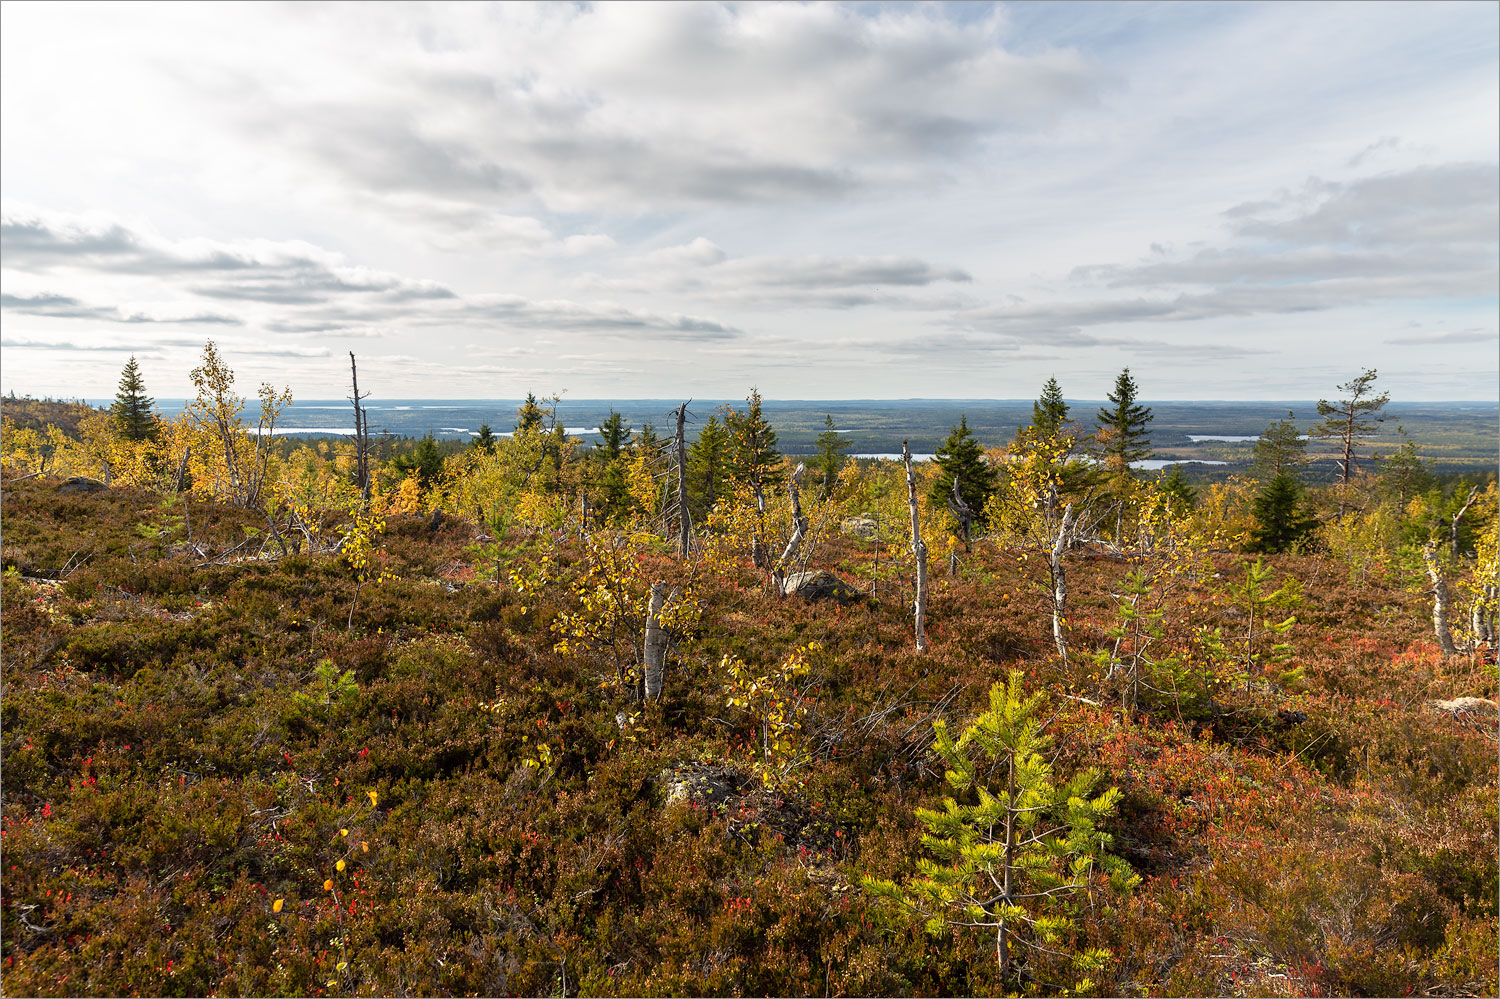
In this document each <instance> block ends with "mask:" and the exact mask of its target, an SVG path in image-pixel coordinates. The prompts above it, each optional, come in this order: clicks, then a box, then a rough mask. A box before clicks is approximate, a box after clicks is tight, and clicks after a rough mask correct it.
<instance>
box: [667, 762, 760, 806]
mask: <svg viewBox="0 0 1500 999" xmlns="http://www.w3.org/2000/svg"><path fill="white" fill-rule="evenodd" d="M748 781H749V778H748V777H746V776H745V775H744V774H742V773H740V772H739V771H738V770H735V769H734V768H732V767H728V766H725V765H724V764H721V763H691V762H690V763H678V764H676V765H674V766H670V767H667V769H665V770H663V771H662V772H661V773H659V774H657V776H656V786H657V789H658V790H660V791H661V792H662V793H663V794H664V795H665V796H666V804H668V805H671V804H674V803H676V802H679V801H686V802H690V803H692V804H695V805H698V806H700V807H707V808H713V807H715V806H718V805H720V804H723V803H725V802H727V801H728V800H729V799H730V798H733V797H736V796H738V795H739V793H740V789H741V788H743V787H744V786H745V784H746V783H748Z"/></svg>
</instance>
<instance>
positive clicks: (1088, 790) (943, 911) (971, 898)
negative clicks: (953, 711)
mask: <svg viewBox="0 0 1500 999" xmlns="http://www.w3.org/2000/svg"><path fill="white" fill-rule="evenodd" d="M1042 696H1043V695H1042V694H1040V693H1036V694H1032V695H1030V696H1027V695H1026V694H1025V693H1024V691H1023V690H1022V681H1021V673H1020V672H1019V671H1015V672H1012V673H1011V675H1010V679H1009V680H1008V681H1007V682H1005V683H997V684H995V685H994V687H992V688H991V689H990V707H989V710H988V711H986V712H984V713H983V714H981V715H980V716H979V717H978V718H976V719H975V720H974V721H973V723H972V724H970V725H969V726H968V727H966V728H965V729H964V731H963V732H962V734H960V735H959V737H958V739H957V740H955V739H954V738H953V737H952V736H951V735H950V734H949V733H948V728H947V726H946V725H945V724H944V723H943V722H941V721H938V722H935V723H934V724H933V729H934V731H935V733H936V741H935V742H934V744H933V749H934V751H935V752H936V753H937V754H938V756H939V757H941V758H942V760H943V762H944V764H946V766H947V774H946V776H947V779H948V784H949V786H950V787H951V788H952V789H953V796H951V797H947V798H945V799H944V800H943V805H942V807H941V808H940V809H927V808H919V809H917V811H916V815H917V818H918V819H920V820H921V821H922V823H923V824H924V825H926V826H927V830H928V831H927V834H926V835H924V836H923V837H922V845H923V846H924V847H926V848H927V850H928V852H929V853H930V854H931V855H932V858H933V859H926V858H923V859H920V860H918V861H917V870H918V874H917V876H915V877H913V878H911V879H910V880H908V881H907V882H906V883H905V884H904V885H899V886H898V885H897V884H895V883H894V882H892V881H884V880H880V879H876V878H866V879H864V882H863V883H864V886H865V888H866V890H868V891H869V892H870V893H871V894H873V895H875V896H876V897H877V898H879V899H882V900H884V901H885V902H886V903H887V904H888V905H890V906H891V907H893V908H894V909H896V910H897V911H900V912H904V913H906V914H908V915H910V916H915V917H918V918H921V919H923V920H924V921H925V926H926V930H927V932H928V933H930V934H932V935H934V936H935V935H938V934H941V933H943V932H944V931H946V930H949V929H950V928H960V929H972V930H978V931H981V932H985V933H987V934H993V939H994V949H995V960H996V961H997V962H998V964H999V968H1000V977H1001V979H1002V981H1003V982H1004V983H1005V985H1006V986H1007V987H1008V988H1016V987H1021V986H1023V985H1024V983H1026V982H1032V983H1035V984H1036V985H1038V986H1041V987H1043V988H1046V989H1049V990H1051V989H1056V988H1064V989H1065V990H1066V991H1070V992H1085V991H1087V990H1089V989H1091V988H1093V985H1094V983H1093V981H1092V979H1091V978H1090V977H1089V976H1090V975H1092V974H1094V973H1096V972H1098V971H1099V970H1101V969H1102V968H1104V967H1105V966H1106V964H1107V962H1108V961H1109V960H1110V958H1111V956H1112V955H1111V954H1110V952H1109V951H1107V950H1102V949H1099V948H1084V949H1081V950H1072V951H1069V950H1067V949H1066V948H1067V947H1068V944H1069V942H1070V941H1069V940H1068V937H1069V936H1070V931H1071V930H1072V929H1073V919H1072V914H1073V913H1074V912H1076V911H1077V910H1078V908H1079V907H1080V906H1082V905H1085V904H1092V902H1093V899H1094V898H1095V897H1096V894H1097V891H1095V892H1090V891H1088V889H1091V888H1093V889H1096V890H1097V889H1100V888H1102V887H1103V885H1102V884H1101V882H1104V881H1107V883H1108V885H1109V887H1110V888H1112V889H1113V890H1114V891H1115V892H1121V893H1123V892H1127V891H1129V890H1130V889H1131V888H1133V887H1135V885H1136V884H1138V883H1139V882H1140V878H1139V877H1138V876H1137V875H1136V874H1135V873H1133V872H1132V871H1131V869H1130V865H1129V864H1127V863H1126V862H1125V861H1124V860H1123V859H1121V858H1119V857H1116V856H1113V855H1111V854H1110V853H1109V852H1108V848H1109V846H1110V845H1111V843H1112V842H1113V837H1112V836H1111V835H1110V834H1109V833H1107V832H1105V831H1104V830H1103V829H1101V828H1100V824H1101V823H1102V822H1103V821H1104V820H1105V819H1107V818H1108V817H1110V816H1111V815H1113V814H1114V811H1115V807H1116V805H1117V804H1118V802H1119V800H1120V797H1121V795H1120V791H1119V789H1118V788H1114V787H1111V788H1109V789H1108V790H1106V791H1104V792H1103V793H1102V794H1097V795H1096V794H1094V793H1093V789H1094V786H1095V784H1096V783H1097V782H1098V776H1099V775H1098V773H1097V772H1096V771H1093V770H1088V771H1084V772H1082V773H1079V774H1077V775H1075V776H1074V777H1073V778H1072V779H1070V780H1068V781H1066V782H1065V783H1063V784H1061V785H1058V784H1057V783H1055V782H1054V776H1053V772H1052V765H1051V763H1049V762H1048V760H1047V758H1046V755H1045V754H1046V753H1047V750H1048V749H1049V748H1050V746H1051V742H1052V740H1051V738H1050V737H1049V736H1047V735H1045V734H1044V733H1043V729H1044V728H1045V727H1046V724H1047V723H1046V721H1045V720H1043V719H1042V718H1040V717H1038V708H1039V706H1040V705H1041V702H1042ZM1059 975H1073V976H1077V978H1076V980H1075V981H1074V982H1073V983H1072V984H1071V985H1069V986H1060V985H1059V984H1058V982H1057V981H1056V980H1055V977H1056V976H1059ZM1044 976H1045V977H1044Z"/></svg>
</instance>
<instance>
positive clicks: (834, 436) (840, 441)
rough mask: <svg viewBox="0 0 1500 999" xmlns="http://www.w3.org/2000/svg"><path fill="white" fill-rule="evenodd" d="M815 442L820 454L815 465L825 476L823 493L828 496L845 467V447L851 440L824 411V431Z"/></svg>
mask: <svg viewBox="0 0 1500 999" xmlns="http://www.w3.org/2000/svg"><path fill="white" fill-rule="evenodd" d="M815 444H816V446H817V449H818V455H817V457H816V458H814V459H813V466H814V467H815V468H817V470H818V472H819V473H820V474H821V475H822V476H823V495H824V496H828V495H830V494H831V493H832V492H833V484H834V482H836V481H837V480H838V477H839V471H840V470H841V469H842V468H843V467H844V461H845V460H846V459H845V458H844V449H845V448H847V447H848V446H849V442H848V441H847V440H845V439H844V435H843V434H841V433H839V432H838V429H837V428H836V427H835V426H834V425H833V417H832V416H830V415H829V414H827V413H824V414H823V432H822V433H821V434H819V435H818V439H817V441H816V442H815Z"/></svg>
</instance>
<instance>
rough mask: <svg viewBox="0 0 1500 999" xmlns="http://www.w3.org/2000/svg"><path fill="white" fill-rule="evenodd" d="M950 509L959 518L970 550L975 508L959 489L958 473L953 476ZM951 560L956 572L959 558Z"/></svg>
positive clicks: (965, 544) (966, 545)
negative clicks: (966, 500)
mask: <svg viewBox="0 0 1500 999" xmlns="http://www.w3.org/2000/svg"><path fill="white" fill-rule="evenodd" d="M948 509H949V510H951V511H953V516H954V517H956V518H957V519H958V528H959V531H960V533H961V534H962V535H963V539H964V551H966V552H967V551H968V550H969V537H970V534H971V533H972V531H973V529H974V508H973V507H971V506H969V504H968V503H967V502H965V500H964V498H963V494H962V493H960V492H959V491H958V476H957V475H955V476H953V495H952V496H950V497H948ZM950 561H952V562H953V566H954V568H953V572H954V573H956V572H957V571H958V560H957V559H956V558H955V559H951V560H950Z"/></svg>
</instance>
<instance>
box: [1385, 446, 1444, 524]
mask: <svg viewBox="0 0 1500 999" xmlns="http://www.w3.org/2000/svg"><path fill="white" fill-rule="evenodd" d="M1396 433H1398V434H1400V435H1401V437H1402V438H1404V439H1403V440H1402V442H1401V446H1400V447H1398V448H1396V450H1395V451H1393V452H1391V453H1390V454H1389V455H1386V456H1385V457H1384V458H1381V459H1379V464H1380V484H1381V487H1382V489H1383V490H1384V491H1385V492H1386V494H1387V495H1389V496H1391V497H1392V498H1393V499H1395V501H1396V508H1397V509H1398V510H1405V509H1406V501H1407V500H1409V499H1411V498H1412V497H1413V496H1419V495H1421V494H1422V493H1424V492H1426V491H1427V490H1429V489H1431V488H1432V487H1433V485H1434V479H1433V477H1432V472H1431V471H1429V470H1428V468H1427V463H1426V462H1425V461H1423V460H1422V456H1421V455H1420V454H1418V453H1417V442H1416V441H1414V440H1412V439H1411V438H1409V437H1407V436H1406V430H1405V428H1403V427H1397V428H1396Z"/></svg>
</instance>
